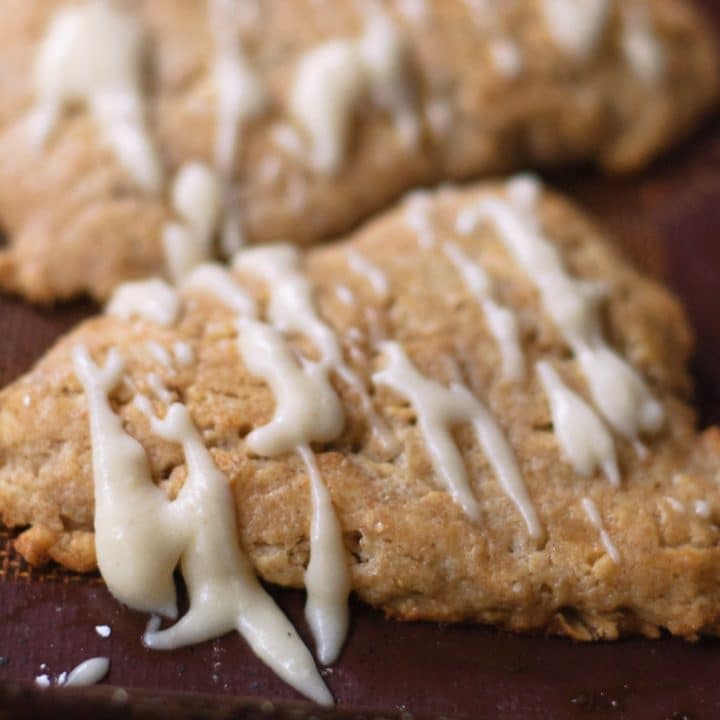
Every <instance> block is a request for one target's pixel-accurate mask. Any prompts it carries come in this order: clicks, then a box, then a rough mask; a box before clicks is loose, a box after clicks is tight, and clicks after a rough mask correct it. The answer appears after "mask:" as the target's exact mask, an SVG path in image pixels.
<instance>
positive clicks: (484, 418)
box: [373, 342, 543, 539]
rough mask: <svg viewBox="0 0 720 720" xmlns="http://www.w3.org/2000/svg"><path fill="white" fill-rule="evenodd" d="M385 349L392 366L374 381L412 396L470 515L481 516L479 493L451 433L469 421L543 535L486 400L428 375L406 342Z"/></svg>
mask: <svg viewBox="0 0 720 720" xmlns="http://www.w3.org/2000/svg"><path fill="white" fill-rule="evenodd" d="M381 349H382V351H383V353H384V355H385V357H386V360H387V365H386V367H385V368H384V369H383V370H381V371H380V372H377V373H375V374H374V375H373V382H375V384H376V385H386V386H388V387H390V388H392V389H393V390H395V391H396V392H399V393H400V394H402V395H403V396H404V397H406V398H407V399H408V400H409V401H410V403H411V404H412V406H413V409H414V410H415V413H416V414H417V418H418V424H419V426H420V431H421V432H422V435H423V439H424V440H425V444H426V445H427V447H428V451H429V453H430V457H431V459H432V462H433V467H434V468H435V472H436V474H437V475H438V476H439V478H440V480H441V481H442V482H443V484H444V485H445V487H446V488H447V490H448V492H449V493H450V495H451V496H452V498H453V500H454V501H455V502H456V503H458V504H459V505H460V506H461V507H462V508H463V510H464V511H465V513H466V514H467V515H468V516H469V517H471V518H472V519H473V520H479V518H480V508H479V505H478V503H477V501H476V500H475V498H474V497H473V494H472V490H471V489H470V485H469V482H468V477H467V471H466V469H465V463H464V462H463V458H462V456H461V454H460V451H459V450H458V447H457V445H456V444H455V441H454V440H453V438H452V434H451V431H452V428H453V427H454V426H456V425H460V424H464V423H467V424H471V425H472V426H473V428H474V430H475V433H476V435H477V437H478V440H479V441H480V444H481V446H482V448H483V451H484V452H485V454H486V455H487V457H488V459H489V461H490V464H491V465H492V467H493V469H494V471H495V474H496V476H497V479H498V482H499V483H500V486H501V487H502V489H503V491H504V492H505V494H506V495H507V496H508V497H509V498H510V499H511V500H512V502H513V503H514V504H515V506H516V508H517V509H518V512H519V513H520V515H521V516H522V518H523V520H524V521H525V524H526V525H527V529H528V532H529V533H530V535H531V536H532V537H533V538H538V539H539V538H541V537H542V535H543V531H542V528H541V526H540V522H539V520H538V518H537V515H536V514H535V509H534V508H533V505H532V502H531V500H530V497H529V496H528V493H527V489H526V488H525V483H524V482H523V479H522V476H521V475H520V470H519V468H518V465H517V461H516V459H515V456H514V454H513V451H512V449H511V448H510V445H509V444H508V442H507V440H506V438H505V437H504V435H503V433H502V430H501V429H500V428H499V426H498V424H497V422H496V421H495V420H494V419H493V417H492V416H491V415H490V413H489V412H488V411H487V409H486V408H485V407H484V405H482V403H481V402H480V401H479V400H478V399H477V398H476V397H475V396H474V395H473V394H472V393H471V392H470V391H469V390H468V389H467V388H465V387H463V386H461V385H459V384H454V385H453V386H452V387H451V388H450V389H448V388H445V387H444V386H442V385H441V384H440V383H438V382H436V381H435V380H432V379H430V378H428V377H426V376H424V375H422V374H421V373H420V372H419V371H418V370H417V368H416V367H415V366H414V365H413V364H412V363H411V361H410V359H409V358H408V356H407V354H406V352H405V350H404V349H403V347H402V346H401V345H400V344H398V343H396V342H385V343H383V344H382V345H381Z"/></svg>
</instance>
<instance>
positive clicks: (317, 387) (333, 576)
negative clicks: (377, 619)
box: [192, 267, 350, 664]
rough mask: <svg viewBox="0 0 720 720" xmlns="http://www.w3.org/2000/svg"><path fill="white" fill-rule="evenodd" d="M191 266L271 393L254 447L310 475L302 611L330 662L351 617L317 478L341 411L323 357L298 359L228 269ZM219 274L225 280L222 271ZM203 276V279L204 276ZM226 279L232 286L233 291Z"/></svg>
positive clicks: (250, 439)
mask: <svg viewBox="0 0 720 720" xmlns="http://www.w3.org/2000/svg"><path fill="white" fill-rule="evenodd" d="M209 270H212V272H208V268H205V272H204V273H203V272H202V271H201V272H200V273H198V272H197V271H196V272H195V274H194V275H195V277H194V278H192V280H193V286H194V288H195V289H196V290H197V289H202V290H204V291H205V292H208V293H213V294H215V296H216V297H217V298H218V299H219V300H220V301H221V302H224V303H225V304H228V305H229V306H230V307H231V308H233V309H235V311H236V312H237V313H238V315H237V318H236V324H237V329H238V340H237V344H238V350H239V353H240V356H241V357H242V360H243V363H244V364H245V367H246V368H247V370H248V372H250V373H251V374H253V375H255V376H257V377H260V378H262V379H263V380H265V382H266V383H267V384H268V385H269V386H270V388H271V390H272V392H273V395H274V398H275V410H274V413H273V417H272V419H271V420H270V422H269V423H267V424H266V425H264V426H262V427H259V428H255V429H254V430H253V431H252V432H251V433H250V434H249V435H248V436H247V438H246V443H247V447H248V449H249V450H250V451H251V452H254V453H256V454H258V455H262V456H264V457H277V456H278V455H282V454H284V453H288V452H291V451H294V450H297V452H298V453H299V455H300V457H301V458H302V460H303V462H304V463H305V465H306V467H307V469H308V473H309V479H310V487H311V498H312V507H313V513H312V526H311V530H310V565H309V566H308V569H307V572H306V576H305V577H306V587H307V593H308V599H307V605H306V615H307V617H308V622H309V624H310V628H311V630H312V632H313V636H314V638H315V641H316V644H317V648H318V657H319V658H320V660H321V662H323V663H325V664H329V663H331V662H333V661H334V660H335V659H336V658H337V656H338V655H339V653H340V650H341V648H342V645H343V642H344V640H345V633H346V630H347V624H348V619H347V618H348V615H347V614H348V610H347V598H348V594H349V592H350V577H349V571H348V569H347V562H346V559H345V550H344V546H343V540H342V533H341V530H340V525H339V522H338V520H337V517H336V516H335V512H334V509H333V507H332V503H331V501H330V496H329V494H328V492H327V489H326V488H325V487H324V485H323V484H322V479H321V477H320V474H319V471H318V469H317V464H316V462H315V457H314V455H313V453H312V451H311V450H310V443H312V442H330V441H332V440H335V439H336V438H337V437H338V436H339V435H341V434H342V432H343V429H344V427H345V411H344V407H343V405H342V401H341V400H340V398H339V396H338V395H337V393H336V392H335V390H334V388H333V386H332V384H331V383H330V379H329V377H328V371H329V367H328V366H327V365H326V364H323V363H316V362H311V361H309V360H306V359H304V358H303V359H302V364H299V362H298V359H297V357H296V355H295V353H294V352H293V350H292V348H291V347H290V345H289V344H288V343H287V342H286V340H285V339H284V338H283V336H282V334H281V333H280V331H279V330H278V329H277V328H275V327H273V326H271V325H268V324H266V323H264V322H261V321H259V320H257V307H256V305H255V304H254V301H253V300H252V299H251V298H250V297H249V296H248V295H246V294H245V292H244V291H243V290H242V288H240V286H239V285H237V284H236V283H234V281H233V280H232V278H231V277H230V275H229V274H228V273H227V271H225V270H223V269H221V268H219V267H215V268H209ZM223 275H224V280H222V281H221V280H220V277H221V276H223ZM204 283H206V284H204ZM228 284H232V285H234V287H235V290H234V291H231V290H230V288H229V287H228Z"/></svg>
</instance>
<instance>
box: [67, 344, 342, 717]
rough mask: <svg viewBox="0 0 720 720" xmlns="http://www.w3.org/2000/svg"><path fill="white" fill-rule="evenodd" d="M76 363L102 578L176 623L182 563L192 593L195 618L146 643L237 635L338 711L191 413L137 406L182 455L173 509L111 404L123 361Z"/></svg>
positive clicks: (81, 353) (173, 644) (78, 354)
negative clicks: (270, 590) (273, 591)
mask: <svg viewBox="0 0 720 720" xmlns="http://www.w3.org/2000/svg"><path fill="white" fill-rule="evenodd" d="M73 361H74V367H75V372H76V374H77V376H78V378H79V379H80V381H81V383H82V384H83V387H84V389H85V392H86V395H87V398H88V405H89V413H90V432H91V440H92V453H93V475H94V477H95V528H96V530H95V532H96V547H97V556H98V567H99V568H100V572H101V574H102V576H103V579H104V580H105V582H106V584H107V585H108V588H109V589H110V591H111V592H112V593H113V595H115V597H116V598H118V599H119V600H120V601H121V602H124V603H126V604H128V605H129V606H130V607H133V608H135V609H138V610H143V611H146V612H154V613H159V614H163V615H167V616H168V617H171V618H175V617H177V604H176V595H175V585H174V581H173V572H174V570H175V568H176V567H177V565H178V563H180V566H181V570H182V574H183V577H184V579H185V583H186V585H187V588H188V594H189V597H190V608H189V610H188V612H187V613H186V614H185V615H184V616H183V617H182V618H180V620H178V621H177V622H176V623H175V624H174V625H173V626H171V627H170V628H168V629H167V630H149V631H148V632H146V634H145V636H144V642H145V644H146V645H147V646H148V647H150V648H153V649H172V648H177V647H182V646H184V645H189V644H194V643H198V642H202V641H204V640H208V639H211V638H215V637H219V636H220V635H223V634H225V633H227V632H229V631H231V630H237V631H238V632H240V634H241V635H242V636H243V637H244V638H245V640H246V641H247V642H248V644H249V645H250V647H251V648H252V649H253V651H254V652H255V654H256V655H257V656H258V657H259V658H260V659H261V660H262V661H263V662H265V663H266V664H267V665H268V666H269V667H271V668H272V669H273V670H274V671H275V672H276V673H277V674H278V675H279V676H280V677H282V678H283V679H284V680H285V681H286V682H287V683H288V684H289V685H291V686H293V687H294V688H296V689H297V690H298V691H299V692H301V693H303V694H305V695H307V696H308V697H310V698H312V699H313V700H315V701H316V702H319V703H322V704H326V705H327V704H331V703H332V697H331V695H330V693H329V691H328V690H327V688H326V686H325V684H324V683H323V681H322V679H321V678H320V675H319V674H318V672H317V670H316V668H315V665H314V663H313V660H312V656H311V655H310V653H309V652H308V650H307V648H306V647H305V646H304V645H303V643H302V641H301V640H300V638H299V636H298V635H297V633H296V632H295V629H294V628H293V626H292V625H291V624H290V622H289V621H288V620H287V618H286V617H285V616H284V615H283V613H282V612H281V611H280V609H279V608H278V607H277V605H275V603H274V601H273V600H272V599H271V598H270V596H269V595H268V594H267V593H266V592H265V590H264V589H263V588H262V586H261V585H260V583H259V582H258V580H257V578H256V577H255V573H254V572H253V569H252V566H251V564H250V562H249V561H248V559H247V557H246V556H245V555H244V553H243V552H242V551H241V549H240V546H239V544H238V542H237V537H238V534H237V527H236V521H235V510H234V499H233V495H232V491H231V488H230V484H229V483H228V481H227V478H226V477H225V476H224V475H223V474H222V473H221V472H220V470H219V469H218V468H217V467H216V465H215V463H214V461H213V459H212V456H211V455H210V453H209V451H208V450H207V448H206V447H205V445H204V443H203V441H202V438H201V437H200V434H199V432H198V430H197V428H196V427H195V425H194V424H193V422H192V420H191V418H190V415H189V413H188V411H187V409H186V408H185V406H184V405H181V404H179V403H175V404H173V405H171V406H170V407H169V409H168V411H167V415H166V417H165V418H164V419H163V420H161V419H159V418H158V417H156V416H155V415H154V413H153V410H152V406H151V403H150V401H149V400H148V399H147V398H144V397H142V396H136V398H135V405H136V406H137V408H138V409H139V410H140V411H141V412H142V413H143V414H145V415H146V417H147V418H148V420H149V422H150V425H151V428H152V430H153V432H154V433H156V434H157V435H158V436H160V437H162V438H163V439H164V440H166V441H168V442H174V443H177V444H179V445H181V447H182V450H183V454H184V458H185V463H186V467H187V472H188V475H187V479H186V480H185V483H184V485H183V487H182V489H181V490H180V493H179V494H178V497H177V499H176V500H174V501H170V500H169V499H168V497H167V496H166V494H165V493H164V492H163V491H162V490H161V489H160V488H158V487H156V486H155V485H154V484H153V482H152V475H151V473H150V468H149V465H148V460H147V456H146V454H145V451H144V450H143V448H142V446H141V445H140V444H139V443H138V442H137V441H136V440H135V439H133V438H132V437H131V436H130V435H128V434H127V433H126V432H125V430H124V428H123V425H122V422H121V420H120V418H119V416H118V415H116V414H115V413H114V412H113V410H112V408H111V407H110V403H109V399H108V396H109V394H110V393H111V392H112V390H113V389H114V387H115V386H116V385H117V384H118V383H119V381H120V379H121V377H122V373H123V370H124V364H123V361H122V359H121V358H120V356H119V355H118V354H117V352H115V351H111V352H110V353H109V355H108V358H107V361H106V364H105V366H104V367H102V368H101V367H98V366H97V365H95V363H94V362H93V361H92V359H91V358H90V356H89V354H88V352H87V350H86V349H85V348H82V347H76V348H75V350H74V352H73ZM148 548H152V549H153V552H147V549H148ZM128 557H132V558H133V562H132V563H129V562H127V558H128Z"/></svg>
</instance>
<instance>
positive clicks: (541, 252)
mask: <svg viewBox="0 0 720 720" xmlns="http://www.w3.org/2000/svg"><path fill="white" fill-rule="evenodd" d="M537 192H538V191H537V188H536V189H533V184H532V181H530V180H529V179H528V178H522V179H521V180H520V182H519V184H517V185H515V184H511V185H510V186H509V191H508V195H509V197H508V199H503V198H501V197H494V196H487V195H486V196H484V197H482V198H481V199H480V200H479V201H478V202H476V203H475V204H474V205H473V206H472V207H469V208H467V209H465V210H464V211H463V212H462V213H461V214H460V215H459V216H458V220H457V230H458V232H459V233H460V234H462V235H467V234H470V233H471V232H472V231H473V230H474V229H475V227H476V226H477V225H478V224H479V223H481V222H483V221H490V222H492V223H493V225H494V226H495V227H496V229H497V232H498V237H499V239H500V240H501V241H502V242H503V244H504V245H505V246H506V248H507V249H508V251H509V252H510V253H511V254H512V255H513V257H514V258H515V260H516V261H517V262H518V264H519V265H520V266H521V267H522V269H523V270H524V271H525V273H526V274H527V276H528V278H530V279H531V280H532V281H533V282H534V283H535V285H536V286H537V287H538V289H539V290H540V293H541V296H542V301H543V305H544V307H545V309H546V311H547V312H548V314H549V315H550V317H551V318H552V319H553V320H554V322H555V324H556V326H557V327H558V329H559V330H560V331H561V332H562V334H563V336H564V338H565V341H566V342H567V343H568V345H570V347H571V348H572V349H573V351H574V352H575V355H576V356H577V359H578V362H579V363H580V366H581V368H582V371H583V374H584V376H585V378H586V379H587V381H588V383H589V386H590V391H591V394H592V397H593V400H594V402H595V405H596V406H597V407H598V408H599V409H600V411H601V413H602V414H603V416H604V417H605V419H606V420H607V421H608V422H609V423H610V424H611V425H612V427H613V428H615V429H616V430H617V431H618V432H620V433H621V434H623V435H624V436H625V437H627V438H628V439H629V440H630V441H632V442H635V441H637V438H638V435H639V434H640V433H648V434H650V433H656V432H658V431H659V430H660V428H661V427H662V425H663V423H664V410H663V408H662V405H660V403H659V402H658V401H657V400H656V399H655V398H654V397H653V395H652V393H651V392H650V389H649V388H648V387H647V385H646V384H645V382H644V380H643V379H642V377H641V376H640V375H639V373H638V372H637V371H636V370H634V369H633V368H632V367H631V366H630V365H629V364H628V363H627V362H626V361H625V360H624V359H623V358H621V357H620V356H619V355H618V354H617V353H616V352H615V351H614V350H613V349H612V348H610V347H609V346H608V345H607V343H606V341H605V338H604V336H603V333H602V327H601V322H600V318H599V313H598V300H599V291H598V286H597V285H596V284H593V283H587V282H583V281H580V280H576V279H574V278H572V277H571V276H570V275H569V274H568V273H567V271H566V270H565V268H564V267H563V263H562V259H561V257H560V253H559V252H558V250H557V248H556V247H555V246H554V245H553V244H552V243H551V242H550V241H549V240H548V239H547V238H545V236H544V235H543V233H542V229H541V228H540V226H539V223H538V221H537V219H536V217H535V213H534V211H533V207H532V203H533V200H534V199H535V197H536V194H537Z"/></svg>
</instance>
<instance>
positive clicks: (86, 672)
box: [58, 636, 110, 687]
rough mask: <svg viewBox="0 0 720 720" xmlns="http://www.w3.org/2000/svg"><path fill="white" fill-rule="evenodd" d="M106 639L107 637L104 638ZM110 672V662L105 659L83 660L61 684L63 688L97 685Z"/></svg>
mask: <svg viewBox="0 0 720 720" xmlns="http://www.w3.org/2000/svg"><path fill="white" fill-rule="evenodd" d="M106 637H107V636H106ZM109 670H110V660H109V659H108V658H106V657H94V658H89V659H88V660H84V661H83V662H81V663H80V664H79V665H78V666H77V667H74V668H73V669H72V670H71V671H70V672H69V673H68V675H67V678H66V679H65V680H64V681H63V682H59V683H58V684H60V685H63V686H64V687H87V686H88V685H96V684H97V683H99V682H100V681H101V680H102V679H103V678H104V677H105V676H106V675H107V674H108V672H109Z"/></svg>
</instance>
